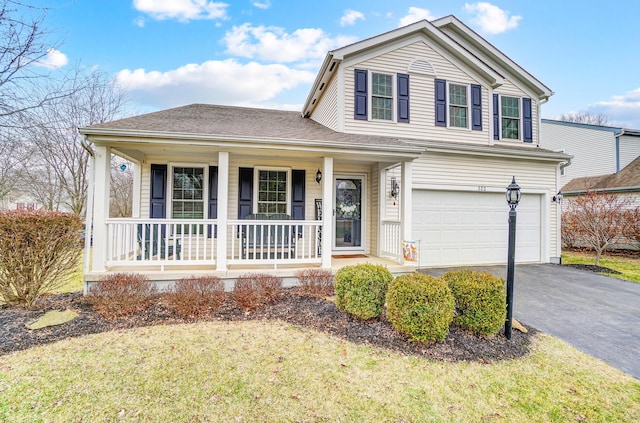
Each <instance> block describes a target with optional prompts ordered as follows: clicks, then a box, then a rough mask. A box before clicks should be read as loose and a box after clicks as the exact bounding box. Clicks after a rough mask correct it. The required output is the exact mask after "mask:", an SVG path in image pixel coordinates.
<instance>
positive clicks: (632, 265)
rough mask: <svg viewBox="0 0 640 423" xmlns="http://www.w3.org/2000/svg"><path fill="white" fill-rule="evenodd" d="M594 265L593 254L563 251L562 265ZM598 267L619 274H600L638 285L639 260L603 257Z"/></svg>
mask: <svg viewBox="0 0 640 423" xmlns="http://www.w3.org/2000/svg"><path fill="white" fill-rule="evenodd" d="M594 263H595V253H588V252H578V251H563V252H562V264H587V265H592V264H594ZM600 266H602V267H607V268H609V269H612V270H617V271H618V272H620V274H615V273H602V274H603V275H606V276H611V277H613V278H618V279H624V280H627V281H632V282H637V283H640V258H638V257H623V256H617V255H616V256H613V255H603V256H602V257H601V258H600Z"/></svg>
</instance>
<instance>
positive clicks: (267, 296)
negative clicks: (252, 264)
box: [231, 273, 282, 311]
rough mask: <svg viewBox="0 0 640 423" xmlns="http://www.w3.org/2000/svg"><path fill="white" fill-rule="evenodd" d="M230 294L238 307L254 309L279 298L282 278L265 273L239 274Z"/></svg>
mask: <svg viewBox="0 0 640 423" xmlns="http://www.w3.org/2000/svg"><path fill="white" fill-rule="evenodd" d="M231 295H232V297H233V300H234V301H235V302H236V304H237V305H238V306H239V307H241V308H243V309H245V310H247V311H249V310H255V309H257V308H260V307H262V306H264V305H265V304H269V303H272V302H274V301H276V300H277V299H279V298H280V296H281V295H282V278H280V277H277V276H273V275H268V274H266V273H256V274H246V275H241V276H239V277H238V279H237V280H236V283H235V287H234V288H233V292H232V293H231Z"/></svg>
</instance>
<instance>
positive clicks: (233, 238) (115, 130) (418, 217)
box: [80, 16, 570, 286]
mask: <svg viewBox="0 0 640 423" xmlns="http://www.w3.org/2000/svg"><path fill="white" fill-rule="evenodd" d="M552 94H553V92H552V91H551V90H550V89H549V88H548V87H547V86H545V85H544V84H543V83H542V82H540V81H538V80H537V79H536V78H534V77H533V76H532V75H530V74H529V73H528V72H527V71H525V70H524V69H522V68H521V67H520V66H519V65H518V64H516V63H514V62H513V61H512V60H511V59H509V58H508V57H507V56H506V55H504V54H503V53H502V52H500V51H499V50H498V49H496V48H495V47H494V46H493V45H491V44H490V43H488V42H487V41H486V40H484V39H483V38H482V37H480V36H479V35H478V34H476V33H475V32H473V31H472V30H471V29H469V28H468V27H467V26H466V25H464V24H463V23H462V22H461V21H459V20H458V19H457V18H456V17H454V16H447V17H445V18H442V19H438V20H434V21H431V22H429V21H420V22H416V23H414V24H411V25H408V26H405V27H401V28H398V29H395V30H392V31H389V32H386V33H384V34H381V35H378V36H375V37H372V38H369V39H366V40H363V41H360V42H356V43H354V44H351V45H348V46H345V47H342V48H339V49H336V50H333V51H330V52H329V53H328V54H327V56H326V58H325V60H324V62H323V64H322V66H321V69H320V71H319V73H318V75H317V78H316V80H315V82H314V84H313V86H312V88H311V91H310V93H309V96H308V98H307V100H306V102H305V103H304V107H303V109H302V111H301V112H287V111H279V110H262V109H251V108H240V107H229V106H216V105H206V104H192V105H187V106H184V107H177V108H174V109H168V110H162V111H159V112H155V113H149V114H145V115H141V116H136V117H131V118H127V119H122V120H118V121H114V122H108V123H104V124H99V125H93V126H90V127H86V128H81V129H80V132H81V133H82V134H84V135H85V137H86V138H87V140H88V141H90V142H91V143H92V145H93V150H94V157H93V159H92V163H93V164H92V166H93V167H92V169H93V171H92V175H93V176H92V178H93V179H92V183H91V190H92V192H91V193H90V194H89V203H90V204H89V205H88V210H89V212H88V214H87V220H88V226H87V227H90V226H89V225H90V224H91V223H92V224H93V251H92V258H91V261H90V262H89V263H88V265H87V269H86V272H85V277H86V281H87V285H85V286H88V285H90V283H91V282H93V281H95V280H98V279H99V278H101V277H103V276H104V275H106V274H108V273H109V272H116V271H136V272H145V274H147V275H148V276H149V278H150V279H152V280H155V281H159V282H161V281H172V280H175V279H176V278H178V277H181V276H189V275H192V274H198V273H197V272H208V274H212V273H213V274H217V275H219V276H221V277H222V278H226V279H228V280H233V278H234V277H237V275H239V274H241V273H245V272H253V271H269V272H276V273H277V274H279V275H281V276H283V277H285V278H288V277H292V276H293V275H295V272H296V271H297V270H299V269H301V268H305V267H309V266H316V267H322V268H327V269H336V268H338V267H340V266H342V265H344V264H346V263H354V262H358V261H368V262H376V263H382V264H385V265H387V266H388V267H389V268H390V270H391V271H392V272H394V273H403V272H409V271H413V270H414V269H415V268H416V267H417V266H421V267H425V266H451V265H476V264H498V263H506V259H507V214H508V207H507V203H506V201H505V188H506V186H507V185H508V184H509V183H510V182H511V180H512V177H513V176H515V178H516V181H517V183H518V184H519V185H520V186H521V188H522V200H521V202H520V205H519V206H518V208H517V211H518V221H517V225H518V234H517V248H516V251H517V252H516V260H517V261H518V262H542V263H546V262H558V261H559V257H560V244H559V243H560V236H559V228H560V227H559V225H560V210H559V207H558V206H557V204H555V203H554V202H552V197H553V196H554V195H555V193H556V192H557V191H558V189H559V175H560V166H561V165H562V164H564V163H567V162H568V161H569V160H570V156H569V155H567V154H564V153H559V152H554V151H551V150H546V149H543V148H541V147H540V137H539V127H540V121H539V116H540V107H541V106H542V104H543V103H545V102H546V101H547V100H548V99H549V97H550V96H551V95H552ZM111 153H113V154H115V155H117V156H121V157H123V158H125V159H127V160H130V161H131V162H132V163H134V175H135V176H134V204H133V218H130V219H109V218H108V216H109V208H108V207H109V201H108V198H109V195H108V193H109V169H110V163H109V161H110V157H111ZM403 242H404V247H405V248H404V249H403ZM403 251H411V252H412V254H411V255H410V257H409V256H408V257H405V256H403ZM86 256H87V257H89V254H86Z"/></svg>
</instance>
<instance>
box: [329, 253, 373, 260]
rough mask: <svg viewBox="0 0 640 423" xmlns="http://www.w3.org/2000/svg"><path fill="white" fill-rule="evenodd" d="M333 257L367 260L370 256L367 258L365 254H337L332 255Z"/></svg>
mask: <svg viewBox="0 0 640 423" xmlns="http://www.w3.org/2000/svg"><path fill="white" fill-rule="evenodd" d="M331 257H333V258H337V259H340V258H367V257H368V256H365V255H364V254H335V255H332V256H331Z"/></svg>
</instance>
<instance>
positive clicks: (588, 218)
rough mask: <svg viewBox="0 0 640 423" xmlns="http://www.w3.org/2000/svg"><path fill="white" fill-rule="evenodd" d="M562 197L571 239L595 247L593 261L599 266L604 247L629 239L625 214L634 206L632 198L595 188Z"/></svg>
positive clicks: (629, 228) (629, 222)
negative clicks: (579, 193) (584, 192)
mask: <svg viewBox="0 0 640 423" xmlns="http://www.w3.org/2000/svg"><path fill="white" fill-rule="evenodd" d="M565 199H566V201H565V202H564V203H563V206H564V207H565V209H564V212H563V216H562V220H563V225H567V226H568V227H567V230H572V231H573V234H571V239H574V240H578V241H577V242H580V243H584V244H586V245H588V246H590V247H591V248H593V249H594V250H595V252H596V261H595V264H596V266H599V265H600V257H601V256H602V254H603V253H604V252H605V250H606V248H607V247H609V246H611V245H613V244H616V243H618V242H624V241H625V240H626V239H628V238H629V235H630V233H631V231H632V229H633V228H632V225H633V222H632V221H631V220H630V219H628V218H627V217H626V216H627V214H628V213H629V210H632V209H633V207H632V199H631V198H630V197H628V196H622V195H616V194H612V193H607V192H596V191H587V192H586V194H583V195H579V196H576V197H572V198H567V197H565ZM563 238H564V239H565V240H566V239H567V238H566V237H563Z"/></svg>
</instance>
